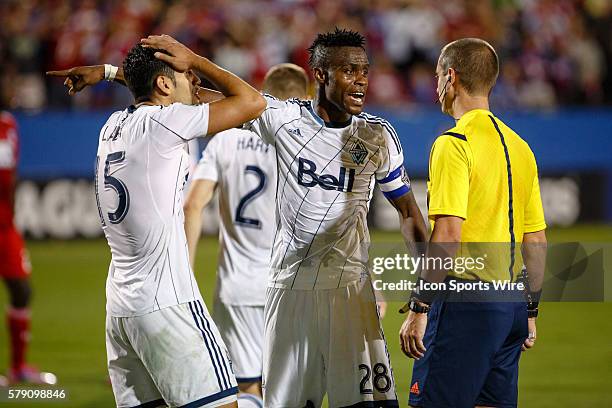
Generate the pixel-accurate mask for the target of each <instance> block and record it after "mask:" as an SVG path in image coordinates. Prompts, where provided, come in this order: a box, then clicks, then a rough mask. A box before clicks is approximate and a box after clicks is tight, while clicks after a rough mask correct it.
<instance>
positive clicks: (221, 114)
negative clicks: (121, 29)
mask: <svg viewBox="0 0 612 408" xmlns="http://www.w3.org/2000/svg"><path fill="white" fill-rule="evenodd" d="M141 41H142V44H143V46H145V47H150V48H154V49H160V50H164V51H166V52H167V54H166V53H163V52H159V51H158V52H156V53H155V57H156V58H158V59H160V60H162V61H164V62H166V63H167V64H168V65H170V66H171V67H172V68H173V69H175V70H176V71H178V72H185V71H187V70H189V69H193V70H194V71H197V72H200V73H201V74H202V75H203V76H204V77H205V78H206V79H208V80H209V81H210V82H211V83H212V84H213V85H214V86H215V87H216V88H217V89H219V91H221V93H222V94H223V95H225V98H224V99H221V100H218V101H215V102H212V103H211V104H210V106H209V122H208V133H207V134H209V135H212V134H215V133H218V132H221V131H223V130H227V129H230V128H233V127H237V126H240V125H242V124H243V123H245V122H248V121H250V120H253V119H255V118H257V117H259V115H261V114H262V112H263V111H264V109H265V107H266V100H265V99H264V98H263V96H262V95H261V94H260V93H259V92H258V91H257V90H256V89H255V88H253V87H252V86H251V85H249V84H248V83H246V82H245V81H243V80H242V79H240V78H239V77H238V76H236V75H234V74H232V73H231V72H229V71H226V70H224V69H223V68H221V67H219V66H218V65H216V64H214V63H212V62H211V61H210V60H208V59H207V58H204V57H202V56H199V55H197V54H196V53H194V52H193V51H191V50H190V49H189V48H187V47H186V46H184V45H183V44H181V43H180V42H178V41H176V40H175V39H174V38H172V37H170V36H168V35H152V36H149V37H147V38H144V39H143V40H141Z"/></svg>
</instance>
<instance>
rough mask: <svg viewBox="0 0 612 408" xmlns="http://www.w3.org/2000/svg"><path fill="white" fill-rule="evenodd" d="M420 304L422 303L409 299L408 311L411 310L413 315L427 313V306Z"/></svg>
mask: <svg viewBox="0 0 612 408" xmlns="http://www.w3.org/2000/svg"><path fill="white" fill-rule="evenodd" d="M420 303H422V302H420V301H419V300H418V299H416V298H410V300H409V301H408V309H410V310H412V311H413V312H414V313H425V314H427V313H429V309H430V307H429V305H422V304H420Z"/></svg>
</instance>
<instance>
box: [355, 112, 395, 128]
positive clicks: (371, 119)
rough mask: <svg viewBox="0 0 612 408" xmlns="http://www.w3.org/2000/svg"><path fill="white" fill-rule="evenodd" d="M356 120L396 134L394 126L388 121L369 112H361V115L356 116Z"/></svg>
mask: <svg viewBox="0 0 612 408" xmlns="http://www.w3.org/2000/svg"><path fill="white" fill-rule="evenodd" d="M355 118H356V120H357V121H359V122H362V123H364V124H366V125H368V126H371V127H374V128H379V129H381V130H384V131H387V132H390V133H396V132H395V128H394V127H393V125H391V123H389V121H388V120H386V119H384V118H383V117H381V116H376V115H372V114H370V113H367V112H361V113H360V114H358V115H356V116H355Z"/></svg>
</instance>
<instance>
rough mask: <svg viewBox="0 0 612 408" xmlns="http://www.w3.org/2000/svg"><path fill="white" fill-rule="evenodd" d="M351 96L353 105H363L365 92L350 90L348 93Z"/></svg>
mask: <svg viewBox="0 0 612 408" xmlns="http://www.w3.org/2000/svg"><path fill="white" fill-rule="evenodd" d="M348 95H349V97H350V98H351V102H352V103H353V104H355V105H363V100H364V98H365V93H363V92H351V93H349V94H348Z"/></svg>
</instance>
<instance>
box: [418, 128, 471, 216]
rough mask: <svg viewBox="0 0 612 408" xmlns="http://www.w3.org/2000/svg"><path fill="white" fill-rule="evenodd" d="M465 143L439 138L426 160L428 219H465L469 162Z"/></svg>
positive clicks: (468, 184) (459, 140) (449, 137)
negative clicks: (449, 216)
mask: <svg viewBox="0 0 612 408" xmlns="http://www.w3.org/2000/svg"><path fill="white" fill-rule="evenodd" d="M467 149H468V144H467V141H465V140H462V139H459V138H456V137H452V136H440V137H439V138H438V139H437V140H436V142H435V143H434V145H433V146H432V148H431V154H430V158H429V183H428V184H429V186H428V198H429V210H428V213H429V218H431V219H433V218H434V216H436V215H454V216H457V217H461V218H463V219H465V218H467V208H468V194H469V189H470V159H469V155H468V150H467Z"/></svg>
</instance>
